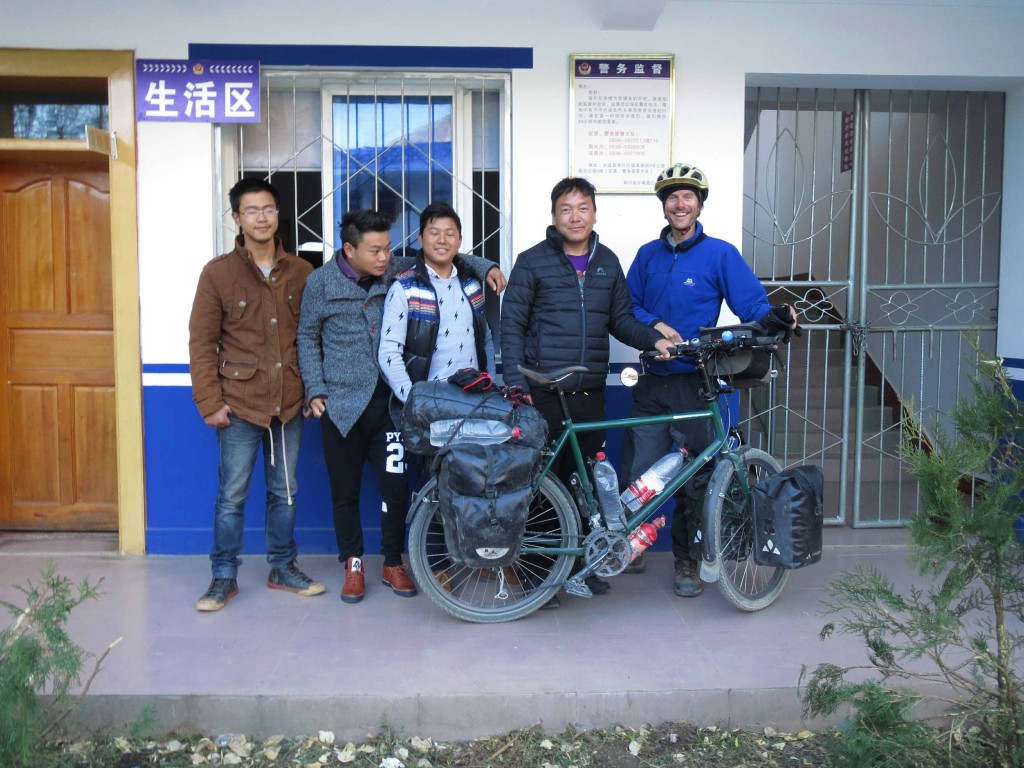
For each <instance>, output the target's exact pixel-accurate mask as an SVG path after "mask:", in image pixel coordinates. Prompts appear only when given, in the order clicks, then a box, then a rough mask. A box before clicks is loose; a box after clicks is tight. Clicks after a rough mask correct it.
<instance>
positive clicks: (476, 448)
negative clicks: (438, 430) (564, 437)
mask: <svg viewBox="0 0 1024 768" xmlns="http://www.w3.org/2000/svg"><path fill="white" fill-rule="evenodd" d="M434 461H435V464H434V466H435V467H437V466H438V464H440V467H439V469H438V473H437V500H438V505H439V507H440V509H441V518H442V520H443V522H444V539H445V545H446V546H447V548H448V555H449V556H450V557H451V559H452V560H454V561H455V562H456V563H458V564H460V565H467V566H469V567H471V568H496V567H499V566H503V565H508V564H510V563H511V562H512V561H513V560H515V559H516V557H517V556H518V555H519V544H520V542H521V541H522V539H523V532H524V531H525V530H526V518H527V516H528V515H529V511H530V499H531V498H532V497H533V488H532V485H533V480H534V478H535V472H536V468H537V467H538V466H539V463H540V451H539V450H538V449H535V448H529V447H525V446H521V445H510V444H509V443H497V444H491V445H480V444H477V443H458V444H454V445H449V446H445V447H444V448H441V449H440V452H439V454H438V456H437V457H436V458H435V459H434Z"/></svg>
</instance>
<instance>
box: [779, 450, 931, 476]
mask: <svg viewBox="0 0 1024 768" xmlns="http://www.w3.org/2000/svg"><path fill="white" fill-rule="evenodd" d="M772 455H773V456H775V458H776V459H778V460H779V462H780V463H781V464H782V465H783V466H787V467H788V466H793V465H795V464H818V465H820V466H821V471H822V473H823V474H824V476H825V481H826V482H832V481H835V482H838V481H839V477H840V471H841V467H842V461H841V457H840V452H839V449H838V448H833V449H831V450H829V451H826V452H825V453H824V455H822V454H821V453H820V452H819V453H813V452H811V453H803V452H799V451H793V452H790V453H785V454H780V453H773V454H772ZM853 470H854V459H853V457H852V456H851V457H850V459H849V464H848V466H847V469H846V473H847V482H850V481H852V480H853ZM860 471H861V481H862V482H874V483H877V482H892V481H896V480H903V481H907V480H909V479H912V476H911V475H910V473H909V472H907V471H906V468H905V465H904V463H903V462H902V461H900V460H899V459H896V458H892V457H889V456H884V457H883V456H879V455H878V454H873V455H867V456H863V457H861V470H860Z"/></svg>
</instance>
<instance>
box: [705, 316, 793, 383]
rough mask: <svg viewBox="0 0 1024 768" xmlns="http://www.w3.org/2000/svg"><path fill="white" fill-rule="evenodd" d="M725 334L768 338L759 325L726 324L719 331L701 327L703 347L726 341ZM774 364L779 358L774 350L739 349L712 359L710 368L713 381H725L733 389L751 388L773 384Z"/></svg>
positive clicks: (709, 361)
mask: <svg viewBox="0 0 1024 768" xmlns="http://www.w3.org/2000/svg"><path fill="white" fill-rule="evenodd" d="M724 331H732V334H733V338H734V339H750V338H754V337H757V336H766V335H767V332H766V331H765V329H764V328H762V327H761V325H760V324H758V323H744V324H742V325H723V326H721V327H718V328H701V329H700V341H701V344H704V343H706V342H709V341H714V340H716V339H720V338H722V333H723V332H724ZM774 363H775V355H774V353H773V352H772V350H770V349H737V350H733V351H730V352H725V351H722V352H720V353H719V354H716V355H715V356H714V357H712V358H711V359H710V360H708V362H707V369H708V373H710V374H711V376H712V378H719V379H723V380H725V381H726V382H728V383H729V384H730V385H731V386H732V387H733V389H749V388H751V387H760V386H763V385H765V384H767V383H768V382H769V381H771V379H772V369H773V367H774Z"/></svg>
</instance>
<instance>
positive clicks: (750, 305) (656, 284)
mask: <svg viewBox="0 0 1024 768" xmlns="http://www.w3.org/2000/svg"><path fill="white" fill-rule="evenodd" d="M668 234H669V227H665V229H663V230H662V232H661V237H659V238H658V239H657V240H653V241H651V242H649V243H647V245H644V246H642V247H641V248H640V250H639V251H637V254H636V258H635V259H634V260H633V265H632V266H631V267H630V268H629V274H628V275H627V276H626V282H627V284H628V286H629V294H630V297H631V298H632V300H633V313H634V314H635V315H636V318H637V320H639V321H640V322H642V323H646V324H647V325H651V326H653V325H654V324H655V323H657V322H659V321H661V322H665V323H668V324H669V325H670V326H672V327H673V328H675V329H676V331H678V332H679V335H680V336H682V337H683V338H684V339H692V338H694V337H696V336H699V335H700V329H701V328H702V327H704V328H711V327H713V326H715V325H716V323H717V322H718V314H719V312H720V310H721V307H722V300H723V299H724V300H725V302H726V303H727V304H728V305H729V309H731V310H732V311H733V313H734V314H735V315H736V316H737V317H739V318H740V321H741V322H744V323H749V322H753V321H757V320H760V319H761V318H762V317H764V315H765V313H766V312H768V310H769V309H771V305H770V304H769V303H768V295H767V294H766V293H765V290H764V288H763V287H762V286H761V283H760V281H759V280H758V279H757V276H756V275H754V273H753V271H752V270H751V269H750V267H749V266H748V265H747V262H745V261H744V260H743V256H741V255H740V252H739V251H738V250H736V248H735V247H734V246H732V245H730V244H729V243H727V242H725V241H724V240H719V239H718V238H715V237H708V236H707V235H705V234H704V227H703V226H702V225H701V223H700V222H699V221H698V222H697V229H696V232H694V235H693V237H691V238H690V239H689V240H684V241H683V242H681V243H678V244H675V245H672V244H670V239H669V236H668ZM649 370H650V372H651V373H653V374H656V375H659V376H664V375H667V374H670V373H686V372H689V371H693V370H694V366H693V364H692V363H690V362H689V361H688V360H686V359H685V358H677V359H674V360H668V361H666V362H659V361H653V362H651V364H650V367H649Z"/></svg>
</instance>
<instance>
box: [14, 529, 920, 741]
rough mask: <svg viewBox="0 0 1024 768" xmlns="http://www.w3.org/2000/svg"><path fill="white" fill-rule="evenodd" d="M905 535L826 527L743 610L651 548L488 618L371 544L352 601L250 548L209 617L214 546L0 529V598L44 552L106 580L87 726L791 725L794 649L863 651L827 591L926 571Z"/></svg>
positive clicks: (811, 659) (255, 729)
mask: <svg viewBox="0 0 1024 768" xmlns="http://www.w3.org/2000/svg"><path fill="white" fill-rule="evenodd" d="M905 542H906V533H905V531H902V530H866V531H851V530H849V529H839V528H827V529H826V531H825V543H826V550H825V555H824V557H823V559H822V561H821V562H820V563H818V564H816V565H814V566H811V567H809V568H806V569H803V570H800V571H795V572H794V573H793V574H792V577H791V578H790V581H789V584H788V585H787V587H786V590H785V592H784V593H783V595H782V596H781V597H780V598H779V600H778V601H777V602H776V603H775V604H774V605H772V606H770V607H769V608H767V609H766V610H763V611H761V612H758V613H751V614H747V613H742V612H740V611H737V610H736V609H735V608H733V607H732V606H731V605H729V604H728V603H727V602H726V601H725V599H724V598H723V597H722V596H721V595H720V594H719V592H718V590H717V588H716V587H714V586H706V587H705V590H704V594H703V595H702V596H701V597H699V598H696V599H682V598H678V597H676V596H675V595H674V594H673V592H672V557H671V555H670V554H668V553H653V554H651V555H649V556H648V562H649V567H648V570H647V572H646V573H645V574H642V575H629V576H626V575H623V576H618V577H616V578H615V579H613V580H612V589H611V591H610V592H609V593H608V594H605V595H601V596H598V597H595V598H592V599H589V600H585V599H580V598H574V597H570V596H568V595H566V594H565V593H562V597H561V603H562V607H561V608H559V609H557V610H547V611H538V612H537V613H535V614H533V615H531V616H529V617H527V618H526V619H522V620H520V621H516V622H511V623H507V624H498V625H477V624H468V623H464V622H461V621H459V620H457V619H454V618H451V617H450V616H448V615H447V614H446V613H444V612H443V611H441V610H440V609H439V608H437V607H435V606H434V605H433V604H432V603H431V602H430V601H429V600H428V599H426V598H425V597H423V596H422V595H420V596H417V597H415V598H400V597H397V596H395V595H393V594H392V593H391V592H390V590H388V589H387V588H385V587H383V586H382V585H380V581H379V574H380V568H381V560H380V558H379V557H373V556H368V557H367V558H366V564H367V565H366V570H367V585H368V588H367V595H366V598H365V599H364V600H363V601H362V602H361V603H358V604H356V605H347V604H344V603H342V602H341V601H340V600H339V599H338V593H339V590H340V588H341V583H342V573H341V567H340V564H339V563H338V562H337V560H336V559H335V558H333V557H329V556H315V557H302V558H300V563H301V566H302V568H303V569H304V570H305V571H306V572H307V573H309V574H310V575H311V576H312V577H314V578H316V579H318V580H320V581H323V582H324V583H325V584H326V585H327V587H328V592H327V593H326V594H324V595H321V596H318V597H311V598H310V597H298V596H296V595H293V594H290V593H287V592H281V591H277V590H270V589H267V588H266V576H267V566H266V563H265V562H264V558H263V557H262V556H261V555H249V556H246V557H245V558H244V560H245V562H244V564H243V566H242V568H241V571H240V574H239V587H240V593H239V595H238V596H237V597H236V598H235V599H234V600H232V601H231V602H230V603H229V604H228V606H227V607H226V608H225V609H224V610H222V611H220V612H218V613H213V614H201V613H198V612H196V610H195V609H194V604H195V601H196V599H197V598H198V597H199V595H200V594H201V593H202V592H203V591H204V589H205V588H206V585H207V583H208V581H209V578H210V576H209V574H210V570H209V561H208V560H207V559H206V558H205V557H185V556H177V557H169V556H148V557H122V556H119V555H118V554H117V553H116V551H115V550H116V542H115V540H114V539H113V538H111V537H104V536H66V535H65V536H53V535H37V536H33V535H27V534H0V599H2V600H7V601H11V602H14V603H16V604H21V599H20V598H21V595H20V593H18V592H17V591H16V590H15V589H14V585H16V584H25V583H26V582H27V581H28V580H30V579H32V580H36V581H38V578H39V574H40V572H41V571H42V569H43V568H44V567H45V566H46V563H47V562H48V561H49V560H53V561H54V562H55V563H56V566H57V571H58V573H59V574H61V575H63V576H66V577H68V578H70V579H71V580H72V581H75V582H77V581H79V580H81V579H83V578H86V577H88V578H89V579H91V580H97V579H100V578H102V579H103V583H102V587H101V589H102V592H103V596H102V597H101V598H100V599H99V600H96V601H90V602H87V603H85V604H83V605H82V606H80V607H79V608H77V609H75V611H74V612H73V613H72V614H71V619H70V622H69V631H70V633H71V636H72V637H73V639H74V640H75V641H76V642H77V643H78V644H79V645H80V646H81V647H82V648H84V649H85V650H87V651H89V652H91V653H93V654H96V655H99V654H101V653H102V652H103V650H104V648H106V646H107V644H108V643H110V642H111V641H113V640H115V639H116V638H118V637H123V638H124V639H123V641H122V642H121V643H120V644H119V645H118V646H117V647H116V648H115V649H114V650H113V651H112V652H111V653H110V655H109V657H108V658H107V661H106V662H105V664H104V668H103V669H102V671H101V672H100V673H99V674H98V675H97V676H96V678H95V680H94V681H93V684H92V687H91V689H90V691H89V694H88V696H87V697H86V699H85V702H84V704H83V707H82V708H81V711H80V713H79V716H78V724H79V725H80V726H82V727H84V728H95V727H109V726H115V725H119V724H123V723H124V722H126V721H128V720H130V719H132V718H133V717H135V716H137V715H138V714H139V713H140V712H141V711H142V710H143V708H144V707H151V708H152V709H153V712H154V714H155V716H156V722H157V724H158V728H159V730H160V732H162V733H163V732H172V731H179V732H203V733H212V734H219V733H225V732H239V733H245V734H247V735H249V736H251V737H256V736H268V735H271V734H275V733H287V734H298V733H310V732H316V731H317V730H319V729H330V730H333V731H334V732H335V733H336V734H337V736H338V738H340V739H346V740H347V739H359V738H363V737H364V736H365V735H366V734H367V733H369V732H372V731H375V730H377V729H378V728H379V726H380V724H381V722H382V720H384V719H386V720H387V721H388V722H389V723H390V724H391V725H393V726H395V727H397V728H399V729H400V730H401V732H402V733H404V734H405V735H407V736H420V737H424V738H426V737H431V738H435V739H464V738H473V737H479V736H485V735H495V734H499V733H503V732H506V731H508V730H511V729H514V728H519V727H523V726H530V725H533V724H535V723H541V724H542V725H543V727H544V728H545V729H547V730H549V731H553V732H557V731H560V730H562V729H564V728H565V727H567V726H569V725H574V726H576V727H578V728H593V727H601V726H606V725H609V724H612V723H620V724H624V725H641V724H643V723H660V722H664V721H667V720H686V721H689V722H692V723H699V724H713V723H722V724H728V725H730V726H749V727H760V726H765V725H772V726H774V727H776V728H778V729H780V730H794V729H797V728H799V727H801V726H802V725H803V723H802V721H801V714H800V701H799V698H798V693H797V682H798V679H799V675H800V669H801V665H804V664H806V665H808V666H814V665H815V664H818V663H821V662H825V661H831V662H837V663H854V662H857V661H859V660H861V659H863V658H864V651H863V645H862V643H861V642H860V640H858V639H857V638H852V637H845V636H836V637H833V638H831V639H829V640H827V641H825V642H821V641H819V639H818V632H819V630H820V629H821V627H822V625H823V624H824V623H825V622H826V618H825V617H824V616H822V615H821V613H820V611H821V605H820V600H821V599H822V598H823V597H824V587H825V586H826V585H827V584H828V583H829V581H830V580H831V579H832V577H833V576H834V575H835V574H836V573H837V572H839V571H841V570H844V569H848V568H849V567H851V566H853V565H854V564H857V563H866V564H870V565H873V566H876V567H877V568H879V569H881V570H882V571H884V572H885V573H887V574H888V575H889V576H890V577H891V578H892V579H893V580H894V581H895V582H896V584H897V585H898V586H900V587H905V586H907V585H908V584H910V583H912V582H913V581H914V579H915V578H916V575H915V574H914V572H913V571H912V570H911V569H910V568H909V567H908V566H907V564H906V562H905V555H906V549H905ZM5 624H6V620H5ZM810 725H811V726H812V727H813V726H814V725H816V724H814V723H811V724H810Z"/></svg>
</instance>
